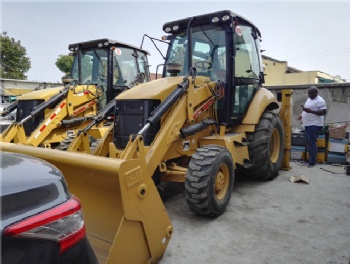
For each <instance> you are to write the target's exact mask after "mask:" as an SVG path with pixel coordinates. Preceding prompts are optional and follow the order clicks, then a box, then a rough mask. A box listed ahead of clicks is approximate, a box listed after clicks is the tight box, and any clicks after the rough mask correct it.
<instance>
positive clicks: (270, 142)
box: [246, 112, 284, 180]
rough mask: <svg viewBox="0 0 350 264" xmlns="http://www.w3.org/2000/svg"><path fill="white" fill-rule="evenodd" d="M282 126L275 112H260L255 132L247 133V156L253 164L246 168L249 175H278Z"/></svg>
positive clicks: (269, 176)
mask: <svg viewBox="0 0 350 264" xmlns="http://www.w3.org/2000/svg"><path fill="white" fill-rule="evenodd" d="M283 137H284V134H283V127H282V122H281V120H280V118H279V117H278V115H277V114H275V113H271V112H265V113H263V114H262V116H261V118H260V121H259V124H258V125H257V126H256V129H255V132H254V133H251V134H250V135H248V141H249V146H248V149H249V157H250V160H251V161H252V162H253V163H254V166H252V167H251V168H249V169H247V170H246V173H247V174H249V175H250V176H251V177H253V178H255V179H259V180H272V179H274V178H276V177H277V176H278V173H279V169H280V167H281V164H282V158H283V147H284V146H283Z"/></svg>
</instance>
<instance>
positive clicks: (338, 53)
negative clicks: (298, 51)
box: [286, 48, 350, 61]
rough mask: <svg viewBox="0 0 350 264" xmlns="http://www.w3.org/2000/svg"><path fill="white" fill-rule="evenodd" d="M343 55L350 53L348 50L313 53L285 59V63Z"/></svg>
mask: <svg viewBox="0 0 350 264" xmlns="http://www.w3.org/2000/svg"><path fill="white" fill-rule="evenodd" d="M345 53H350V48H344V49H337V50H329V51H324V52H318V53H313V54H308V55H302V56H297V57H292V58H288V59H286V61H299V60H308V59H315V58H320V57H325V56H334V55H341V54H345Z"/></svg>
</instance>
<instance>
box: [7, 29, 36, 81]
mask: <svg viewBox="0 0 350 264" xmlns="http://www.w3.org/2000/svg"><path fill="white" fill-rule="evenodd" d="M0 54H1V60H0V77H1V78H8V79H19V80H26V79H27V76H26V75H25V74H26V73H27V72H28V71H29V69H30V66H31V64H30V58H29V57H27V50H26V48H25V47H23V46H22V45H21V42H20V41H19V40H18V41H16V40H15V39H14V38H10V37H9V36H8V35H7V32H3V33H2V34H0Z"/></svg>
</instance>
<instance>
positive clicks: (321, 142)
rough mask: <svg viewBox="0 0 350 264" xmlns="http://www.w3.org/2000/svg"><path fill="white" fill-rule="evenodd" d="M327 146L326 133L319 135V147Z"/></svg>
mask: <svg viewBox="0 0 350 264" xmlns="http://www.w3.org/2000/svg"><path fill="white" fill-rule="evenodd" d="M326 146H327V145H326V137H325V135H320V136H318V138H317V147H319V148H325V147H326Z"/></svg>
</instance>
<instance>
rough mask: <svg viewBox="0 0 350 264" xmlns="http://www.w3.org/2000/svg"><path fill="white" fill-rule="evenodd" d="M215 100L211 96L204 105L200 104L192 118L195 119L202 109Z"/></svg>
mask: <svg viewBox="0 0 350 264" xmlns="http://www.w3.org/2000/svg"><path fill="white" fill-rule="evenodd" d="M214 102H215V100H214V98H211V99H210V100H209V101H207V102H206V103H205V104H204V105H202V106H201V107H200V108H199V109H198V110H197V112H195V113H194V115H193V119H196V118H197V117H198V116H199V115H200V114H201V113H203V111H204V110H206V109H208V108H209V106H211V105H212V104H214Z"/></svg>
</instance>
